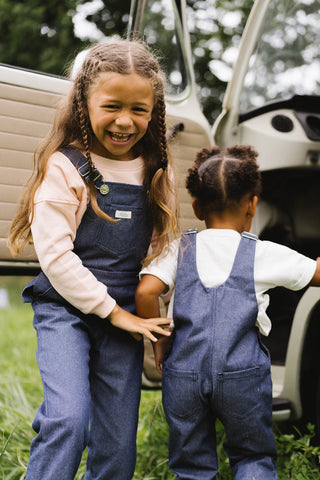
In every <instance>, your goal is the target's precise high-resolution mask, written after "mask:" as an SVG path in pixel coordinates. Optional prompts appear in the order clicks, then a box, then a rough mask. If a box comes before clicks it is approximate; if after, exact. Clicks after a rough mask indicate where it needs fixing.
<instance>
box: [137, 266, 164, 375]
mask: <svg viewBox="0 0 320 480" xmlns="http://www.w3.org/2000/svg"><path fill="white" fill-rule="evenodd" d="M166 288H167V285H166V284H165V283H163V282H162V280H160V279H159V278H157V277H155V276H153V275H143V277H142V279H141V281H140V283H139V285H138V288H137V291H136V308H137V313H138V315H140V316H141V317H144V318H149V317H159V316H160V307H159V297H160V295H161V294H162V293H163V292H164V291H165V289H166ZM163 320H165V324H166V326H167V327H169V325H170V323H171V319H168V318H166V319H163ZM149 338H150V337H149ZM169 339H170V332H168V331H167V332H166V335H165V336H162V337H161V338H160V339H159V340H158V341H157V342H155V343H153V344H152V346H153V350H154V355H155V362H156V369H157V371H158V372H159V373H160V374H162V359H163V355H164V352H165V350H166V348H167V346H168V343H169Z"/></svg>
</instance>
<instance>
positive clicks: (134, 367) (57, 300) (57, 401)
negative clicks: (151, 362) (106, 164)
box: [23, 151, 152, 480]
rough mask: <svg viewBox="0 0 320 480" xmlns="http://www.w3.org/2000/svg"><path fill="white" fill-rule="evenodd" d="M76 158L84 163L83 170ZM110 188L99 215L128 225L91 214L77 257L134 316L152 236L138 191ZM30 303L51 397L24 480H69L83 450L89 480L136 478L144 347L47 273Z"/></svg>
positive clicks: (32, 287)
mask: <svg viewBox="0 0 320 480" xmlns="http://www.w3.org/2000/svg"><path fill="white" fill-rule="evenodd" d="M75 152H76V155H75V157H76V160H77V161H78V160H79V158H80V161H81V162H86V159H85V157H82V156H81V155H80V156H79V152H77V151H75ZM71 160H72V161H75V158H73V157H72V158H71ZM77 166H78V165H77ZM80 166H81V165H80ZM108 187H109V193H108V194H105V195H102V194H101V193H100V192H99V191H98V193H97V195H98V203H99V206H100V208H102V210H104V211H105V212H107V213H108V214H109V215H111V216H113V213H112V212H113V211H114V210H115V209H116V210H118V211H119V210H122V211H126V212H128V211H130V212H131V215H130V218H123V219H121V221H120V222H119V224H114V223H111V222H107V221H105V220H103V219H101V218H100V217H97V215H95V214H94V212H93V211H92V209H91V207H90V206H89V207H88V209H87V211H86V213H85V215H84V217H83V219H82V222H81V224H80V226H79V229H78V231H77V235H76V239H75V242H74V251H75V253H77V254H78V256H79V257H80V258H81V260H82V262H83V264H84V265H85V266H86V267H88V268H89V269H90V270H91V271H92V272H93V273H94V275H95V276H96V277H97V278H98V280H99V281H101V282H103V283H104V284H105V285H107V286H108V292H109V294H110V295H111V296H112V297H113V298H115V300H116V301H117V303H118V304H119V305H120V306H121V307H123V308H125V309H126V310H128V311H130V312H132V313H135V306H134V294H135V289H136V286H137V284H138V273H139V270H140V267H141V266H140V260H141V259H142V258H143V257H144V256H145V254H146V252H147V248H148V246H149V243H150V239H151V234H152V222H151V217H150V214H149V209H148V207H147V200H146V193H145V189H144V188H143V187H140V186H135V185H126V184H120V183H108ZM115 232H116V233H115ZM23 299H24V301H25V302H31V304H32V307H33V310H34V327H35V329H36V332H37V339H38V349H37V361H38V366H39V370H40V374H41V379H42V383H43V392H44V399H43V403H42V405H41V406H40V408H39V410H38V412H37V414H36V417H35V420H34V422H33V428H34V430H35V432H36V433H37V435H36V436H35V438H34V440H33V441H32V444H31V455H30V461H29V465H28V469H27V477H26V478H27V480H72V479H73V478H74V476H75V474H76V472H77V469H78V466H79V463H80V460H81V456H82V453H83V450H84V449H85V448H86V447H88V459H87V472H86V475H85V477H84V478H85V480H98V479H99V480H111V479H112V480H129V479H131V478H132V476H133V473H134V469H135V461H136V431H137V423H138V409H139V402H140V390H141V373H142V366H143V342H142V341H141V342H139V341H136V340H134V339H133V337H132V336H131V335H130V334H129V333H127V332H125V331H122V330H120V329H118V328H115V327H113V326H112V325H111V324H110V323H109V322H108V320H107V319H101V318H99V317H97V316H95V315H85V314H82V313H81V312H80V311H79V310H77V309H76V308H74V307H73V306H72V305H70V304H69V303H68V302H66V301H65V300H64V299H63V298H62V297H61V296H60V295H59V294H58V293H57V292H56V290H55V289H54V288H53V287H52V285H51V283H50V281H49V280H48V278H47V277H46V276H45V275H44V274H43V273H42V272H41V273H40V274H39V275H38V276H37V277H36V278H35V279H33V280H32V281H31V282H30V283H29V284H28V285H27V287H26V288H25V289H24V292H23Z"/></svg>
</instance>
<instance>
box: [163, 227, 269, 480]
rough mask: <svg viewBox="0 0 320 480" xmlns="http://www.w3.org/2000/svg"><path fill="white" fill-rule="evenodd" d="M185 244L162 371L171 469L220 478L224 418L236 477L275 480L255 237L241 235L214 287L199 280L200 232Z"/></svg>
mask: <svg viewBox="0 0 320 480" xmlns="http://www.w3.org/2000/svg"><path fill="white" fill-rule="evenodd" d="M182 242H183V245H182V248H181V249H180V253H179V260H178V271H177V279H176V288H175V301H174V307H173V317H174V322H175V332H174V335H173V338H172V339H171V342H170V345H169V347H168V350H167V352H166V354H165V359H164V369H163V406H164V410H165V414H166V418H167V421H168V424H169V465H170V468H171V470H172V471H173V472H174V473H176V475H177V477H176V478H177V479H179V480H212V479H214V478H216V474H217V472H218V462H217V453H216V431H215V421H216V419H217V418H218V419H220V420H221V422H222V423H223V425H224V428H225V431H226V438H227V441H226V444H225V449H226V452H227V454H228V456H229V459H230V465H231V468H232V470H233V473H234V476H235V479H236V480H275V479H276V478H277V473H276V458H277V452H276V446H275V441H274V436H273V432H272V384H271V375H270V358H269V354H268V351H267V350H266V348H265V347H264V346H262V344H261V340H260V337H259V333H258V330H257V328H256V326H255V323H256V319H257V313H258V306H257V300H256V294H255V287H254V257H255V246H256V237H255V236H253V235H250V234H247V233H244V234H243V235H242V237H241V240H240V243H239V247H238V250H237V253H236V256H235V260H234V263H233V267H232V271H231V273H230V276H229V278H228V279H227V280H226V281H225V282H224V283H223V284H222V285H219V286H218V287H216V288H207V287H205V286H204V285H203V284H202V282H201V280H200V278H199V275H198V271H197V266H196V233H191V234H190V235H187V236H185V237H182Z"/></svg>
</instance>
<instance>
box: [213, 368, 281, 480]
mask: <svg viewBox="0 0 320 480" xmlns="http://www.w3.org/2000/svg"><path fill="white" fill-rule="evenodd" d="M223 375H224V379H223V382H222V383H221V384H220V391H221V392H223V395H222V396H221V398H220V400H221V414H220V415H219V417H220V419H221V421H222V423H223V425H224V427H225V431H226V436H227V442H226V445H225V448H226V451H227V453H228V456H229V459H230V465H231V468H232V471H233V473H234V475H235V479H236V480H275V479H276V478H277V472H276V459H277V451H276V445H275V440H274V435H273V432H272V384H271V377H270V371H269V370H268V369H260V370H259V369H250V370H244V371H242V372H241V371H240V372H231V373H228V374H223Z"/></svg>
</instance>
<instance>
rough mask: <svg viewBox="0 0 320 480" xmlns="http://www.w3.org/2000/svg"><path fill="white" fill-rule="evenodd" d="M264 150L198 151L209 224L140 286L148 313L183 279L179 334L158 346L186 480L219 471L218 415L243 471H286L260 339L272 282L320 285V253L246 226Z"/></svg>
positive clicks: (174, 462)
mask: <svg viewBox="0 0 320 480" xmlns="http://www.w3.org/2000/svg"><path fill="white" fill-rule="evenodd" d="M256 157H257V153H256V152H255V151H254V150H253V149H252V148H251V147H249V146H233V147H230V148H228V149H227V150H226V151H225V152H220V150H219V149H218V148H216V147H215V148H212V149H203V150H202V151H201V152H199V154H198V156H197V158H196V161H195V163H194V166H193V168H191V169H190V170H189V175H188V177H187V189H188V191H189V193H190V194H191V196H192V198H193V203H192V204H193V209H194V212H195V215H196V216H197V217H198V218H199V219H200V220H204V221H205V224H206V230H203V231H201V232H200V233H196V231H189V232H187V233H188V235H183V236H182V237H181V242H180V248H179V246H178V245H179V244H178V242H177V241H175V242H173V243H172V245H171V247H170V250H169V253H168V254H167V255H162V256H160V257H159V258H158V259H155V260H153V262H152V263H151V264H150V265H149V266H148V267H147V268H145V269H143V270H142V272H141V277H142V279H141V282H140V284H139V286H138V289H137V292H136V306H137V312H138V314H139V315H141V316H143V317H145V318H147V317H153V316H156V315H158V308H159V307H158V296H159V295H161V294H162V293H164V292H167V291H170V290H172V289H173V287H175V293H174V303H173V322H174V331H173V334H172V335H171V338H170V339H167V337H162V339H160V340H159V342H158V343H157V344H156V345H155V346H154V348H155V356H156V366H157V368H158V370H159V372H160V373H161V371H162V372H163V374H162V380H163V406H164V410H165V414H166V418H167V421H168V424H169V433H170V436H169V465H170V468H171V470H172V471H173V472H175V473H176V475H177V476H176V478H177V479H180V480H187V479H192V480H212V479H214V478H216V474H217V471H218V464H217V453H216V438H215V420H216V419H217V418H218V419H220V421H221V422H222V424H223V425H224V428H225V432H226V439H227V440H226V444H225V448H226V452H227V454H228V456H229V459H230V465H231V468H232V471H233V473H234V478H236V479H237V480H253V479H255V480H274V479H276V478H277V473H276V457H277V452H276V447H275V441H274V437H273V433H272V385H271V376H270V358H269V353H268V351H267V349H266V348H265V346H264V345H263V343H262V342H261V334H262V335H268V333H269V331H270V327H271V324H270V320H269V318H268V316H267V314H266V308H267V306H268V296H267V294H266V292H267V290H269V289H270V288H273V287H276V286H283V287H286V288H289V289H292V290H298V289H301V288H303V287H305V286H306V285H308V284H310V285H318V286H319V285H320V259H319V258H318V259H317V261H314V260H311V259H309V258H306V257H304V256H303V255H300V254H299V253H297V252H295V251H293V250H290V249H289V248H287V247H284V246H282V245H278V244H275V243H272V242H268V241H260V240H258V239H257V237H256V236H255V235H252V234H250V233H247V232H249V230H250V228H251V222H252V218H253V216H254V214H255V210H256V205H257V201H258V196H259V193H260V190H261V180H260V172H259V169H258V165H257V162H256ZM169 316H171V315H169ZM168 343H169V345H168ZM167 345H168V346H167ZM165 349H166V350H165ZM164 350H165V354H164V356H163V352H164ZM162 358H164V361H163V367H162Z"/></svg>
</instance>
